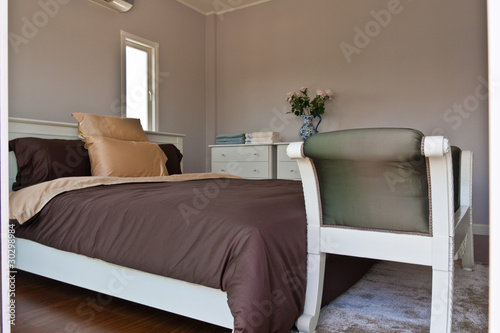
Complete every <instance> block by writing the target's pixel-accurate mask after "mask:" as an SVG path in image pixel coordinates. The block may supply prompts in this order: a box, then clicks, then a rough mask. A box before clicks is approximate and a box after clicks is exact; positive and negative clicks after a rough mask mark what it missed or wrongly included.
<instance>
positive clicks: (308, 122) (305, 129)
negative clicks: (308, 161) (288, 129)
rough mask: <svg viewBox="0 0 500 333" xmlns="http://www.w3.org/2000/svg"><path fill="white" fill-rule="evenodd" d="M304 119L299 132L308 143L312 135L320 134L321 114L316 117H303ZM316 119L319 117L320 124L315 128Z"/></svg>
mask: <svg viewBox="0 0 500 333" xmlns="http://www.w3.org/2000/svg"><path fill="white" fill-rule="evenodd" d="M301 117H302V119H303V120H304V123H303V124H302V126H301V127H300V130H299V136H300V138H301V139H302V140H303V141H306V139H307V138H308V137H310V136H311V135H314V134H316V133H318V126H319V124H320V123H321V120H322V119H321V116H320V115H319V114H315V115H301ZM315 117H319V121H318V124H317V125H316V126H314V124H313V120H314V118H315Z"/></svg>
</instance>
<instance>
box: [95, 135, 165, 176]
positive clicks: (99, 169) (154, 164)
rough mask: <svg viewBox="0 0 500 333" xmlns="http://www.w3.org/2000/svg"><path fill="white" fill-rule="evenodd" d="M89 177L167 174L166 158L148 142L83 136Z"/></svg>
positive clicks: (158, 148) (157, 148)
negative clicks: (88, 158) (90, 171)
mask: <svg viewBox="0 0 500 333" xmlns="http://www.w3.org/2000/svg"><path fill="white" fill-rule="evenodd" d="M85 141H86V147H87V149H88V150H89V157H90V165H91V167H92V176H114V177H155V176H168V171H167V167H166V165H165V164H166V162H167V157H166V156H165V154H164V153H163V151H162V150H161V149H160V147H159V146H158V145H157V144H155V143H151V142H140V141H123V140H116V139H112V138H106V137H91V136H89V137H86V139H85Z"/></svg>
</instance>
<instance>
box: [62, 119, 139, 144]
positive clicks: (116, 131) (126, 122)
mask: <svg viewBox="0 0 500 333" xmlns="http://www.w3.org/2000/svg"><path fill="white" fill-rule="evenodd" d="M71 115H72V116H73V117H75V118H76V120H77V121H78V135H79V136H81V137H83V139H84V140H85V139H86V138H87V137H89V136H104V137H107V138H113V139H117V140H126V141H149V140H148V138H147V136H146V133H144V130H143V129H142V126H141V121H140V120H139V119H133V118H120V117H112V116H101V115H97V114H90V113H72V114H71Z"/></svg>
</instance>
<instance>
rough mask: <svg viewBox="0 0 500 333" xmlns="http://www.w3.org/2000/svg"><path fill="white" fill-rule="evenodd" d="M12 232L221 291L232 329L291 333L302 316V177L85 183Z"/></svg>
mask: <svg viewBox="0 0 500 333" xmlns="http://www.w3.org/2000/svg"><path fill="white" fill-rule="evenodd" d="M16 236H17V237H21V238H26V239H30V240H34V241H37V242H39V243H41V244H44V245H47V246H50V247H54V248H58V249H61V250H64V251H69V252H75V253H79V254H83V255H86V256H89V257H93V258H100V259H102V260H104V261H107V262H110V263H114V264H118V265H123V266H126V267H131V268H135V269H138V270H142V271H147V272H150V273H154V274H159V275H164V276H168V277H172V278H176V279H181V280H184V281H188V282H193V283H197V284H202V285H205V286H208V287H213V288H219V289H222V290H224V291H226V292H227V296H228V303H229V307H230V309H231V312H232V314H233V316H234V318H235V322H234V327H235V331H236V332H288V331H289V330H290V328H291V327H292V326H293V323H294V321H295V320H296V318H297V317H298V316H299V315H300V314H301V313H302V307H303V302H304V293H305V264H306V242H305V239H306V220H305V213H304V198H303V194H302V186H301V183H300V182H296V181H287V180H262V181H260V180H244V179H222V178H221V179H204V180H192V181H185V182H175V183H171V182H166V183H163V182H162V183H134V184H120V185H108V186H96V187H90V188H84V189H79V190H75V191H70V192H66V193H62V194H59V195H58V196H56V197H55V198H53V199H52V200H50V201H49V202H48V203H47V205H46V206H45V208H44V209H42V210H41V211H40V212H39V213H38V214H37V215H36V216H35V217H33V218H32V219H30V220H29V221H27V222H26V223H24V224H23V225H22V226H18V227H17V228H16Z"/></svg>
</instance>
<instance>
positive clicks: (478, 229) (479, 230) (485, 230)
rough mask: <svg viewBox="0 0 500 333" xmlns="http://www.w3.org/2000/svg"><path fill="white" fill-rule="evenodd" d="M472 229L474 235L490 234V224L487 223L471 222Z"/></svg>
mask: <svg viewBox="0 0 500 333" xmlns="http://www.w3.org/2000/svg"><path fill="white" fill-rule="evenodd" d="M472 231H473V233H474V235H484V236H489V235H490V226H489V225H488V224H473V225H472Z"/></svg>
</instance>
